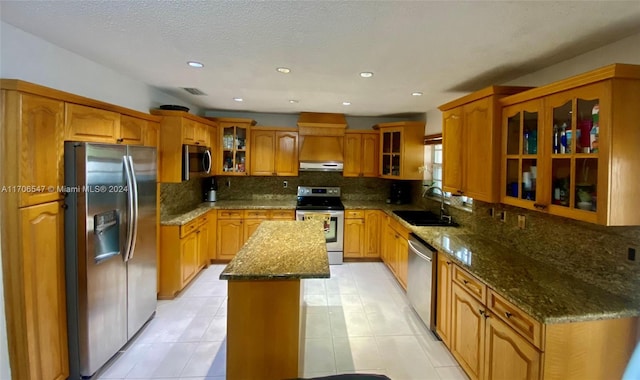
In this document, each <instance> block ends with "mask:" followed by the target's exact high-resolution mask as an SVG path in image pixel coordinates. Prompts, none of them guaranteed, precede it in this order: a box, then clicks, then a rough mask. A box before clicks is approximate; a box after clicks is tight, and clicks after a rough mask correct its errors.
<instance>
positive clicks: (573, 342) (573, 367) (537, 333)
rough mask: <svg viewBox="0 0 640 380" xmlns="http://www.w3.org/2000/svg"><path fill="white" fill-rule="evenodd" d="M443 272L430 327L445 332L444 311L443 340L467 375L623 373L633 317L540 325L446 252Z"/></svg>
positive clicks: (523, 379)
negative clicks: (450, 260)
mask: <svg viewBox="0 0 640 380" xmlns="http://www.w3.org/2000/svg"><path fill="white" fill-rule="evenodd" d="M443 256H444V255H443ZM447 267H453V268H452V269H447ZM442 273H444V275H443V276H442V278H440V280H439V281H438V286H439V287H440V286H442V282H446V281H447V280H446V279H445V277H446V276H447V275H448V276H449V277H450V281H448V282H449V284H450V286H451V288H450V289H451V294H450V298H449V301H447V300H446V298H447V294H446V292H445V291H442V289H439V290H438V295H437V316H436V328H437V332H438V334H439V335H441V337H442V336H447V331H446V329H447V323H446V322H443V319H447V315H449V316H450V317H449V318H448V321H449V323H448V325H449V328H450V331H449V332H448V337H449V345H448V347H449V349H450V350H451V353H452V354H453V356H454V357H455V358H456V360H457V361H458V363H460V366H461V367H462V368H463V369H464V371H465V372H466V373H467V375H468V376H469V377H470V378H471V379H472V380H476V379H481V380H504V379H509V380H512V379H513V380H556V379H562V380H583V379H619V378H621V377H622V374H623V372H624V370H625V367H626V365H627V362H628V361H629V358H630V357H631V353H632V352H633V350H634V348H635V345H636V337H637V336H638V328H639V323H638V321H639V318H638V317H631V318H619V319H608V320H594V321H584V322H572V323H558V324H542V323H540V322H538V321H537V320H535V319H533V318H532V317H531V316H529V315H528V314H526V313H524V312H523V311H522V310H521V309H519V308H518V307H516V306H515V305H513V304H511V303H510V302H509V301H507V300H506V299H505V298H504V297H502V296H500V295H499V294H497V293H496V292H495V291H494V290H492V289H491V288H488V287H487V286H486V285H485V284H484V283H482V282H480V281H479V280H478V279H477V278H476V277H474V276H473V275H471V274H469V273H467V272H466V271H465V270H463V269H461V268H460V267H459V266H458V265H456V264H452V265H448V264H447V257H446V256H445V257H439V258H438V275H439V276H440V275H441V274H442ZM474 282H477V283H475V284H474ZM478 287H479V288H480V289H478ZM477 290H480V291H477ZM447 308H449V310H442V309H447ZM442 331H444V334H442Z"/></svg>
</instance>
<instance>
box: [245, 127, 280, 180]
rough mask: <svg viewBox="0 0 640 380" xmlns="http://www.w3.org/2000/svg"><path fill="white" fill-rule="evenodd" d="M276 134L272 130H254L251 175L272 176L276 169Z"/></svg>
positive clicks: (252, 135)
mask: <svg viewBox="0 0 640 380" xmlns="http://www.w3.org/2000/svg"><path fill="white" fill-rule="evenodd" d="M275 138H276V137H275V134H274V132H273V131H270V130H259V129H254V130H253V131H252V133H251V150H252V152H251V160H252V161H251V175H256V176H258V175H260V176H262V175H264V176H271V175H275V174H276V169H275V155H276V152H275Z"/></svg>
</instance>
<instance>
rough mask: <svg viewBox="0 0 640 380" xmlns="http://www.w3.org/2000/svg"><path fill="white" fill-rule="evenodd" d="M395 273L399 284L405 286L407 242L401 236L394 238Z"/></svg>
mask: <svg viewBox="0 0 640 380" xmlns="http://www.w3.org/2000/svg"><path fill="white" fill-rule="evenodd" d="M396 257H397V268H398V269H397V274H398V280H399V281H400V285H402V287H403V288H405V289H406V288H407V274H408V272H409V243H408V242H407V240H406V239H405V238H403V237H402V236H398V237H397V239H396Z"/></svg>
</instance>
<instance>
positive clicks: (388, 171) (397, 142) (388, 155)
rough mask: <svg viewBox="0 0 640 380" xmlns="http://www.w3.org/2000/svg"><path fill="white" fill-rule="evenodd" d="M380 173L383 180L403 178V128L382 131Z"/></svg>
mask: <svg viewBox="0 0 640 380" xmlns="http://www.w3.org/2000/svg"><path fill="white" fill-rule="evenodd" d="M380 131H381V136H380V139H381V141H380V145H381V153H380V173H381V177H382V178H391V179H398V178H401V177H402V174H403V173H402V158H403V157H402V142H403V137H402V134H403V129H402V128H384V129H381V130H380Z"/></svg>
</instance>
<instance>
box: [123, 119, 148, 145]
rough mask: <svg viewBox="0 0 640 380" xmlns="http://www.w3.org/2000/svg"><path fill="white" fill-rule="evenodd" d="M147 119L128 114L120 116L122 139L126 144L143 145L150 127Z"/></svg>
mask: <svg viewBox="0 0 640 380" xmlns="http://www.w3.org/2000/svg"><path fill="white" fill-rule="evenodd" d="M148 123H149V122H148V121H147V120H143V119H138V118H135V117H131V116H128V115H121V116H120V140H121V141H119V142H121V143H122V144H126V145H143V144H144V140H145V137H146V136H145V134H146V132H147V129H148V126H147V124H148Z"/></svg>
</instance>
